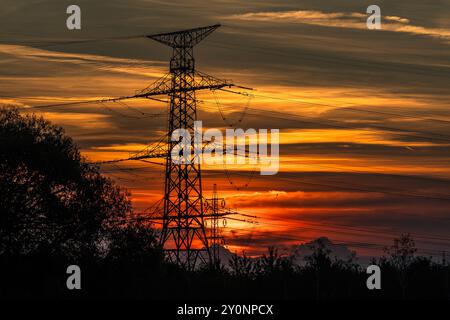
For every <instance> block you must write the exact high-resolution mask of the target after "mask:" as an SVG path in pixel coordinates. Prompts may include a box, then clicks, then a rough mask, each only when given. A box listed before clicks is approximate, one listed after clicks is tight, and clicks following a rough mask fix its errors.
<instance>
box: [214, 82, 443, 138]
mask: <svg viewBox="0 0 450 320" xmlns="http://www.w3.org/2000/svg"><path fill="white" fill-rule="evenodd" d="M219 90H221V91H226V92H231V93H235V94H242V92H238V91H233V90H228V89H219ZM245 94H246V95H247V94H248V95H253V96H256V97H258V96H259V97H264V98H271V99H280V100H284V99H282V98H277V97H270V96H266V95H260V94H253V93H245ZM207 103H209V102H207ZM247 109H248V110H253V111H257V112H258V113H262V112H264V113H272V114H279V115H284V116H291V117H296V118H299V117H302V118H307V119H312V120H293V119H292V118H282V119H284V120H293V121H300V122H305V123H313V124H321V125H328V126H331V127H335V128H341V129H342V128H345V129H359V128H358V127H357V126H349V125H345V123H343V122H341V121H336V120H331V121H333V122H334V123H324V122H320V121H314V119H316V118H313V117H307V116H303V115H298V114H294V113H288V112H281V111H273V110H261V109H255V108H250V107H249V108H247ZM367 127H368V128H375V129H382V130H386V131H391V132H395V134H397V135H403V136H407V137H419V138H424V139H436V140H444V141H450V136H446V135H442V134H439V133H436V132H427V131H419V130H406V129H401V128H395V127H386V126H380V125H374V124H368V125H367ZM396 131H397V132H396ZM398 131H400V132H406V133H419V134H426V135H432V136H437V137H435V138H430V137H420V136H413V135H407V134H403V133H398Z"/></svg>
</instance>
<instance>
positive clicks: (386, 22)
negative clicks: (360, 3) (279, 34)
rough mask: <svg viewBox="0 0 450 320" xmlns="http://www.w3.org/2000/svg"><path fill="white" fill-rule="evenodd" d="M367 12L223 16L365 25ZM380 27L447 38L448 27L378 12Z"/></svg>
mask: <svg viewBox="0 0 450 320" xmlns="http://www.w3.org/2000/svg"><path fill="white" fill-rule="evenodd" d="M367 17H368V16H367V15H366V14H364V13H359V12H324V11H315V10H293V11H267V12H248V13H243V14H234V15H229V16H226V17H224V18H225V19H231V20H241V21H266V22H267V21H268V22H270V21H272V22H277V23H303V24H310V25H317V26H323V27H334V28H350V29H362V30H364V29H367V26H366V19H367ZM381 30H382V31H391V32H402V33H410V34H415V35H422V36H430V37H434V38H439V39H443V40H446V41H449V40H450V29H448V28H431V27H424V26H418V25H413V24H411V21H410V20H409V19H407V18H404V17H399V16H382V28H381Z"/></svg>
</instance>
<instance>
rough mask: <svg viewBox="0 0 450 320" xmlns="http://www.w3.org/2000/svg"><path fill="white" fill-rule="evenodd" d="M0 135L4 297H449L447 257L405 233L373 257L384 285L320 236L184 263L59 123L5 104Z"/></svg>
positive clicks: (0, 242)
mask: <svg viewBox="0 0 450 320" xmlns="http://www.w3.org/2000/svg"><path fill="white" fill-rule="evenodd" d="M0 137H1V153H0V170H1V171H0V173H1V176H0V192H1V195H2V196H1V197H0V212H1V213H0V297H1V298H24V297H28V298H63V299H77V298H90V299H91V298H141V299H155V300H159V299H181V298H182V299H186V298H187V297H191V298H192V299H194V298H195V299H210V300H211V299H224V298H225V299H226V298H228V299H230V298H231V299H258V298H260V299H299V298H300V299H346V298H353V299H367V298H371V299H373V298H377V299H416V298H425V299H432V298H437V299H448V298H449V272H450V267H449V265H448V263H447V262H446V261H442V262H441V263H435V262H433V261H431V260H430V258H427V257H420V256H416V249H415V244H414V241H413V240H412V239H411V237H410V236H409V235H402V236H401V237H400V238H399V239H395V241H394V244H393V245H392V246H391V247H388V248H386V250H385V255H384V256H383V257H381V258H379V259H377V260H375V261H374V263H376V264H377V265H379V266H380V267H381V270H382V290H368V289H367V287H366V279H367V277H368V275H367V274H366V272H365V269H363V268H362V267H361V266H360V265H358V264H357V263H356V261H355V259H354V256H351V257H349V258H348V259H347V260H345V261H343V260H338V259H334V258H331V255H330V252H329V250H328V249H327V248H326V247H325V246H324V245H323V244H322V243H321V242H320V241H319V242H318V243H317V245H316V246H315V247H313V248H311V249H312V251H311V254H310V255H308V256H306V257H305V258H304V264H302V265H300V266H299V265H298V264H295V263H293V259H292V257H291V256H281V255H279V253H278V251H277V249H276V248H269V250H268V252H267V254H265V255H263V256H262V257H260V258H249V257H248V256H246V255H245V254H242V255H237V254H236V255H234V256H233V257H232V259H231V260H230V262H229V264H228V265H224V266H221V267H220V268H217V267H215V268H211V267H208V266H204V267H203V268H200V269H199V270H198V271H196V272H188V271H185V270H182V269H180V268H178V267H176V266H174V265H171V264H168V263H166V262H165V261H164V259H163V254H162V251H161V249H160V248H158V245H157V241H156V235H155V233H154V230H152V229H151V228H149V227H148V226H147V225H145V224H144V223H141V222H139V220H127V219H126V218H127V217H132V216H133V212H132V208H131V204H130V201H129V200H128V198H127V195H126V192H125V191H124V190H121V189H120V188H119V187H118V186H116V185H115V184H114V183H113V182H112V181H111V180H109V179H107V178H105V177H103V176H102V175H101V174H100V173H99V172H98V169H97V168H96V167H94V166H91V165H89V164H86V163H85V162H84V161H83V159H82V157H81V156H80V153H79V151H78V149H77V147H76V146H75V145H74V143H73V142H72V140H71V139H70V138H68V137H67V136H65V135H64V132H63V130H62V129H61V128H59V127H56V126H53V125H51V124H50V123H49V122H47V121H45V120H43V119H40V118H36V117H34V116H22V115H20V113H19V112H18V111H17V110H16V109H13V108H4V109H2V110H0ZM127 221H131V222H127ZM71 264H76V265H79V266H80V267H81V270H82V290H73V291H70V290H68V289H67V288H66V278H67V274H66V268H67V266H68V265H71Z"/></svg>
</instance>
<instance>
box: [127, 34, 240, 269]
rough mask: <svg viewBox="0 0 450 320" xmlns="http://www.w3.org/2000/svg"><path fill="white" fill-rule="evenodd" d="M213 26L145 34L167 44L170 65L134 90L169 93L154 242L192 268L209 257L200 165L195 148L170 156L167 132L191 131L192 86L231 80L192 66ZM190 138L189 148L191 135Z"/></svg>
mask: <svg viewBox="0 0 450 320" xmlns="http://www.w3.org/2000/svg"><path fill="white" fill-rule="evenodd" d="M219 26H220V25H213V26H208V27H201V28H195V29H189V30H183V31H178V32H171V33H162V34H156V35H151V36H147V37H148V38H150V39H153V40H156V41H158V42H160V43H163V44H165V45H167V46H169V47H171V48H172V57H171V59H170V69H169V74H168V75H166V76H165V77H163V78H162V79H160V80H159V81H157V82H156V83H154V84H153V85H151V86H150V87H148V88H146V89H144V90H142V91H141V92H140V93H138V94H137V95H136V96H135V97H147V98H148V97H151V96H155V95H162V94H166V95H168V96H169V99H170V110H169V123H168V131H167V149H166V154H165V160H166V163H165V187H164V188H165V191H164V209H163V212H162V231H161V236H160V244H161V246H166V247H165V251H166V252H167V253H168V256H169V258H170V260H171V261H172V262H175V263H177V264H178V265H181V266H184V267H185V268H187V269H190V270H192V269H194V268H195V265H196V262H197V259H198V257H199V256H200V257H201V256H202V255H199V253H200V251H202V250H205V251H206V253H207V257H208V259H209V261H212V260H211V253H210V251H209V244H208V238H207V235H206V230H205V214H204V203H203V195H202V194H203V192H202V176H201V167H200V163H199V161H197V160H198V159H196V157H197V155H195V154H191V155H190V159H188V160H189V161H186V162H185V163H176V162H174V161H172V150H173V149H174V147H175V146H176V145H177V144H178V143H179V141H172V133H173V132H174V131H175V130H177V129H186V130H188V131H189V132H194V121H196V120H197V108H196V96H195V94H196V91H198V90H204V89H210V90H214V89H221V88H224V87H231V86H232V84H231V83H229V82H227V81H224V80H219V79H216V78H214V77H211V76H209V75H206V74H204V73H200V72H197V71H196V70H195V60H194V50H193V49H194V46H195V45H197V44H198V43H199V42H200V41H202V40H203V39H204V38H205V37H207V36H208V35H209V34H211V33H212V32H213V31H214V30H216V29H217V28H218V27H219ZM191 140H192V145H191V147H192V150H194V149H195V146H194V139H191ZM137 156H138V157H139V155H137ZM144 156H145V155H144ZM147 156H148V153H147ZM168 242H170V243H169V244H168ZM167 245H172V246H173V248H168V247H167Z"/></svg>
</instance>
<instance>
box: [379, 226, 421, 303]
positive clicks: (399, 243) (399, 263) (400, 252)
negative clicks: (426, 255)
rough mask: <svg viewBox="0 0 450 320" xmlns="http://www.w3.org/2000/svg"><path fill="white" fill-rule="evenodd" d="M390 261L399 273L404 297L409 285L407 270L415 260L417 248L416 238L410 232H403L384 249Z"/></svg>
mask: <svg viewBox="0 0 450 320" xmlns="http://www.w3.org/2000/svg"><path fill="white" fill-rule="evenodd" d="M384 252H385V254H386V255H387V262H389V263H390V264H391V265H392V266H393V267H394V268H395V269H396V270H397V273H398V279H399V282H400V287H401V290H402V298H403V299H405V298H406V287H407V281H406V277H407V271H408V268H409V267H410V265H411V264H412V263H413V262H414V254H415V253H416V252H417V248H416V245H415V242H414V240H413V239H412V237H411V235H410V234H409V233H405V234H402V235H401V236H400V237H399V238H395V239H394V244H393V245H392V246H390V247H386V248H385V249H384Z"/></svg>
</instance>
